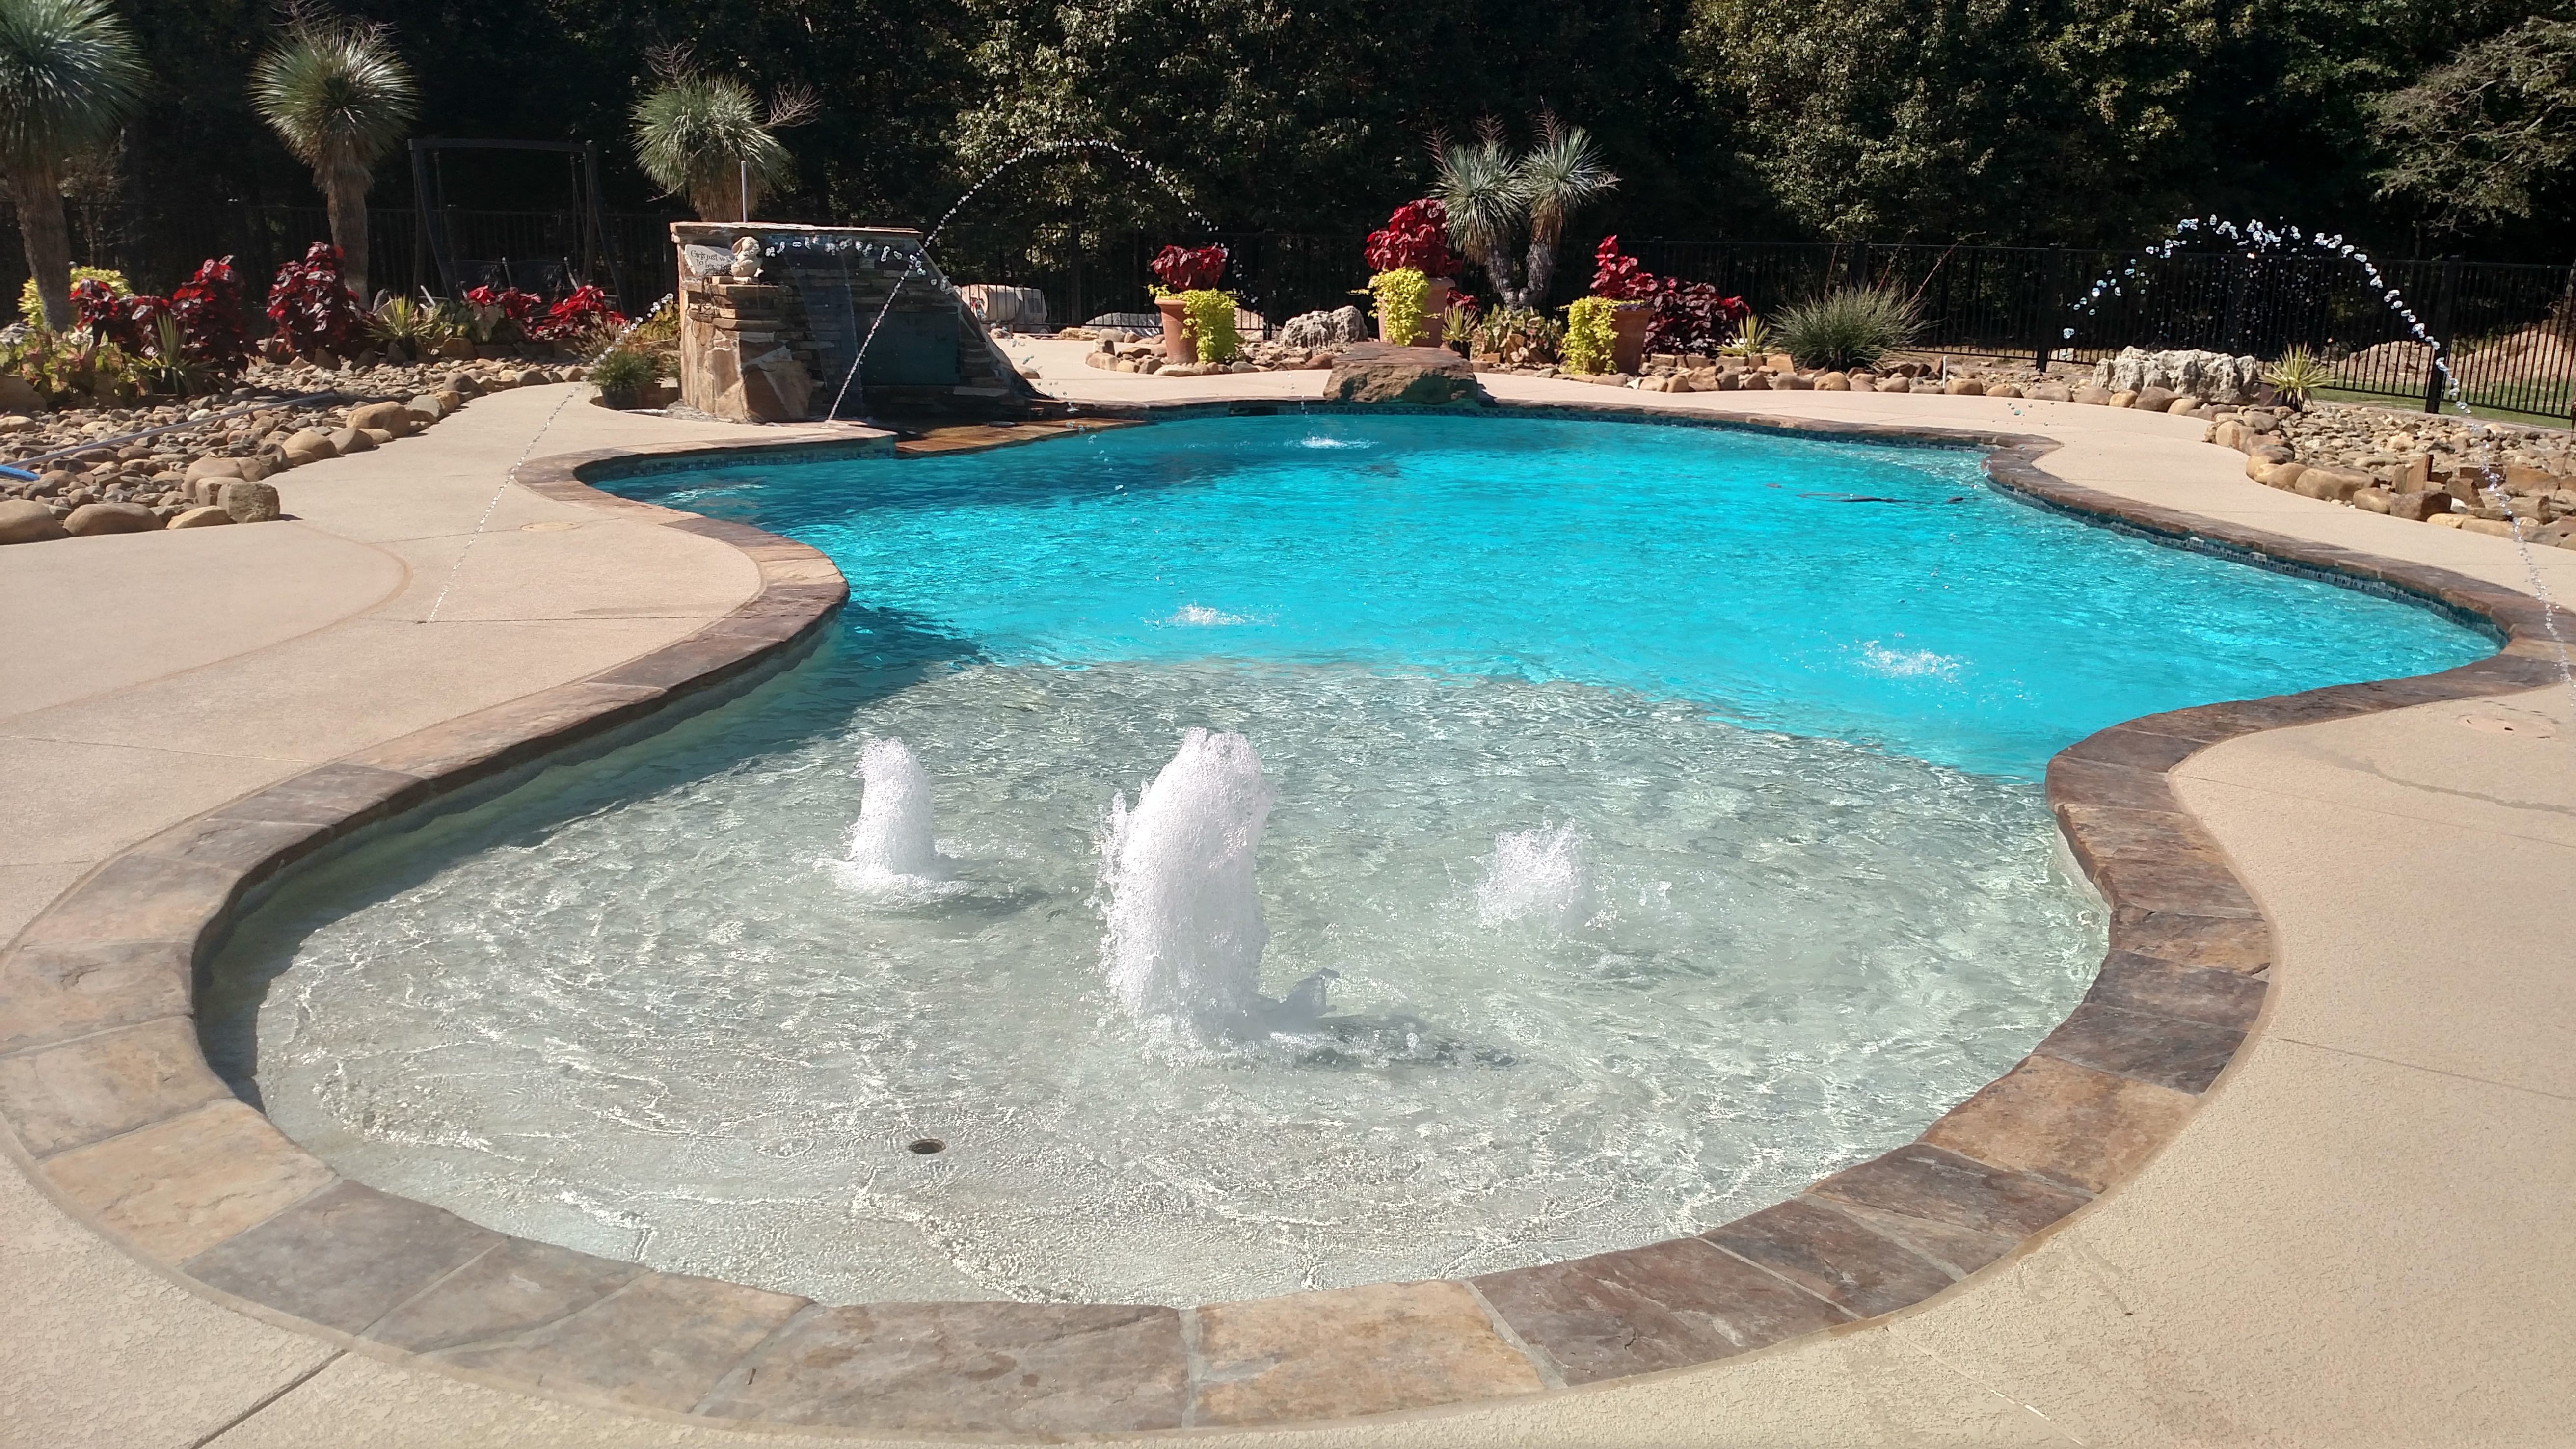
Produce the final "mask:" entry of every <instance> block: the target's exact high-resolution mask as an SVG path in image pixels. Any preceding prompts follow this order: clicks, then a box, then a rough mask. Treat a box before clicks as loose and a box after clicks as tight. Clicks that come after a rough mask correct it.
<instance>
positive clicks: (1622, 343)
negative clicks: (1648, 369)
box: [1610, 302, 1655, 372]
mask: <svg viewBox="0 0 2576 1449" xmlns="http://www.w3.org/2000/svg"><path fill="white" fill-rule="evenodd" d="M1654 322H1655V304H1654V303H1652V302H1622V303H1620V304H1619V307H1618V310H1617V311H1614V312H1612V313H1611V314H1610V365H1611V366H1612V367H1615V368H1617V369H1618V370H1619V371H1621V372H1635V371H1636V370H1637V369H1638V368H1640V367H1642V366H1644V365H1645V361H1646V329H1647V328H1649V327H1651V326H1653V325H1654Z"/></svg>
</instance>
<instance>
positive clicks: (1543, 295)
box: [1529, 223, 1563, 307]
mask: <svg viewBox="0 0 2576 1449" xmlns="http://www.w3.org/2000/svg"><path fill="white" fill-rule="evenodd" d="M1562 225H1563V223H1559V224H1558V225H1557V226H1548V225H1545V224H1544V223H1541V224H1537V225H1533V226H1532V227H1531V228H1530V244H1529V305H1530V306H1532V307H1544V306H1546V305H1547V289H1548V287H1549V285H1550V284H1551V283H1553V282H1554V281H1555V280H1556V246H1557V239H1558V237H1559V236H1560V235H1561V231H1560V228H1561V227H1562Z"/></svg>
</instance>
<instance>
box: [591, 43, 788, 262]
mask: <svg viewBox="0 0 2576 1449" xmlns="http://www.w3.org/2000/svg"><path fill="white" fill-rule="evenodd" d="M652 63H653V71H654V74H656V75H658V76H659V77H661V83H660V84H659V85H656V86H655V87H653V89H652V90H650V91H648V92H646V93H645V95H644V98H643V99H642V100H640V101H637V102H636V103H635V159H636V161H637V162H638V163H639V164H640V165H642V166H643V168H644V174H645V175H647V176H650V177H652V178H653V181H654V184H655V185H657V186H660V187H661V188H662V189H663V190H664V191H667V192H669V193H671V194H672V195H674V196H685V197H687V198H688V201H689V206H690V208H691V209H693V210H695V211H696V212H697V214H698V220H700V221H749V220H751V211H752V208H753V207H754V206H756V205H758V204H759V202H760V198H761V196H762V194H763V193H765V192H767V191H768V190H770V189H771V188H772V187H776V186H783V185H786V184H787V183H788V182H790V181H792V180H794V179H795V174H796V172H795V166H794V164H793V163H792V162H791V161H790V160H789V158H788V155H787V148H786V147H785V146H782V145H780V144H779V141H778V137H777V135H776V134H775V133H776V132H778V131H781V130H784V129H786V128H787V127H789V126H794V125H798V124H801V123H802V122H804V121H806V120H808V119H811V118H812V116H813V114H814V112H815V111H816V110H817V109H818V105H817V102H816V100H815V98H814V94H813V92H811V91H807V90H804V89H801V88H797V87H789V88H786V89H783V90H781V91H779V92H778V94H777V95H776V96H774V97H772V98H771V100H770V102H769V106H768V109H767V113H766V114H765V115H764V114H763V112H762V108H761V104H760V98H759V97H757V96H755V95H753V94H752V91H751V87H749V86H747V85H744V84H743V83H742V82H740V81H738V80H735V79H733V78H732V77H731V76H711V75H708V74H707V73H705V72H704V71H701V70H699V69H698V67H697V63H696V61H695V60H694V59H693V58H692V57H691V55H690V53H689V51H688V48H687V47H685V46H679V47H673V48H671V49H667V50H662V51H658V52H656V53H654V55H653V56H652Z"/></svg>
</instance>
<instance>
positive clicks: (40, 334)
mask: <svg viewBox="0 0 2576 1449" xmlns="http://www.w3.org/2000/svg"><path fill="white" fill-rule="evenodd" d="M0 373H13V374H15V375H17V376H18V377H20V378H22V379H24V380H25V381H26V383H27V384H28V385H29V386H30V387H33V388H34V389H35V390H36V391H38V392H40V393H43V394H44V395H45V396H46V397H47V398H49V399H52V400H53V401H54V402H55V403H56V405H57V406H59V405H61V403H62V402H63V400H64V399H66V398H69V399H73V400H76V401H78V402H80V403H82V404H88V403H91V402H108V403H116V402H122V401H125V400H127V399H130V398H132V397H134V396H135V395H137V394H139V393H141V392H142V391H143V390H144V387H143V385H144V382H145V380H146V379H145V375H144V371H143V368H142V367H141V366H140V365H139V364H138V362H137V360H136V359H135V358H133V357H130V356H128V355H127V354H126V352H125V351H124V349H122V348H120V347H118V346H117V345H116V344H115V343H113V342H102V341H100V340H98V339H97V338H95V337H92V336H91V335H90V334H89V332H88V330H87V329H78V330H74V331H69V332H46V331H41V330H39V331H30V332H29V333H27V334H26V335H25V336H24V337H22V338H20V339H19V340H18V341H17V342H16V343H15V344H13V345H11V346H9V347H8V348H6V349H5V350H0Z"/></svg>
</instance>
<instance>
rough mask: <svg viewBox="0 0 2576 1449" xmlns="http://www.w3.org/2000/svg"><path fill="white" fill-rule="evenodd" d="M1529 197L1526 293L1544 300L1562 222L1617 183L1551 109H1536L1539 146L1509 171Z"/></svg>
mask: <svg viewBox="0 0 2576 1449" xmlns="http://www.w3.org/2000/svg"><path fill="white" fill-rule="evenodd" d="M1514 169H1515V170H1516V171H1517V172H1518V173H1519V175H1520V182H1521V186H1522V188H1523V189H1524V190H1525V191H1526V192H1527V193H1528V195H1529V227H1530V243H1529V295H1530V298H1531V301H1532V303H1533V304H1534V305H1535V304H1537V303H1543V302H1545V301H1546V300H1547V287H1548V283H1549V282H1551V281H1553V280H1555V278H1556V244H1557V240H1558V238H1560V237H1562V236H1564V235H1565V219H1566V217H1567V216H1568V215H1569V214H1571V213H1572V212H1573V211H1574V209H1575V208H1576V207H1578V206H1581V205H1583V204H1584V203H1585V202H1588V201H1591V200H1592V199H1593V198H1595V197H1597V196H1599V195H1601V194H1602V193H1603V192H1605V191H1609V190H1611V189H1612V188H1614V187H1616V186H1617V185H1618V184H1619V178H1618V177H1617V176H1615V175H1613V174H1611V171H1610V168H1609V167H1607V166H1604V165H1602V164H1601V152H1600V150H1599V148H1597V147H1595V146H1594V145H1593V144H1592V135H1591V133H1590V132H1588V131H1586V130H1584V129H1583V128H1582V127H1581V126H1569V125H1566V124H1564V123H1563V122H1561V121H1559V120H1558V119H1557V118H1556V113H1555V112H1554V111H1541V112H1540V113H1539V118H1538V145H1537V146H1536V147H1534V148H1532V150H1531V151H1530V153H1529V154H1528V155H1526V156H1523V157H1522V158H1521V160H1520V165H1519V166H1518V167H1516V168H1514Z"/></svg>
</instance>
